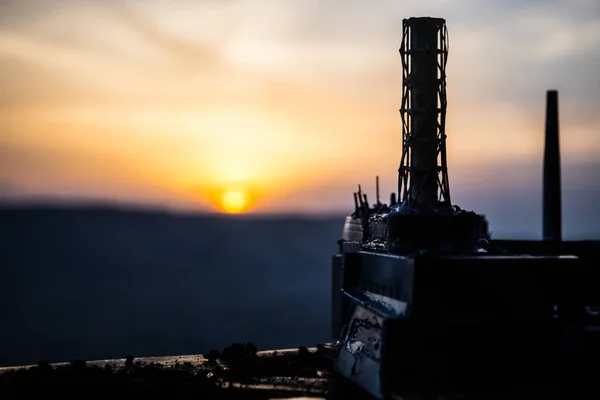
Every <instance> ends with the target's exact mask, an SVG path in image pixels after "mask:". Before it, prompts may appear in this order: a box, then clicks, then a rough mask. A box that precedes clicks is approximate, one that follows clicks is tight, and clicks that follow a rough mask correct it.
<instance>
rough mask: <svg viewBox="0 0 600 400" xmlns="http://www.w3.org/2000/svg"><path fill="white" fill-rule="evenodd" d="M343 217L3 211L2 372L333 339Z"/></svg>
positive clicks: (0, 246) (108, 210) (47, 208)
mask: <svg viewBox="0 0 600 400" xmlns="http://www.w3.org/2000/svg"><path fill="white" fill-rule="evenodd" d="M342 225H343V218H342V217H341V216H336V217H315V216H312V217H311V218H310V219H308V218H302V217H299V216H287V217H274V216H268V217H266V216H264V217H260V216H258V217H257V216H254V217H247V216H245V217H242V218H238V216H220V215H190V214H169V213H161V212H157V211H153V210H133V209H132V210H120V209H112V208H110V207H105V206H94V207H89V206H86V207H83V206H82V207H70V208H67V207H56V206H44V207H41V206H37V207H8V206H3V207H2V208H0V316H1V318H2V321H1V323H0V325H1V326H2V329H0V340H1V342H0V343H1V345H0V346H1V349H2V351H1V352H0V365H14V364H22V363H33V362H37V361H38V360H40V359H49V360H52V361H61V360H70V359H73V358H84V359H99V358H106V357H120V356H124V355H127V354H132V355H139V356H142V355H170V354H185V353H198V352H203V351H206V350H208V349H210V348H211V347H215V348H217V347H223V346H225V345H228V344H230V343H231V342H233V341H252V342H254V343H256V344H257V345H258V346H259V347H260V348H277V347H287V346H297V345H313V344H316V343H318V342H321V341H325V340H329V318H330V310H329V302H330V276H329V259H330V255H331V253H332V252H333V251H335V249H336V240H337V239H338V238H339V237H340V235H341V229H342Z"/></svg>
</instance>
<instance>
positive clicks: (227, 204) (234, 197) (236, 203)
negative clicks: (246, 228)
mask: <svg viewBox="0 0 600 400" xmlns="http://www.w3.org/2000/svg"><path fill="white" fill-rule="evenodd" d="M247 206H248V196H247V195H246V193H244V192H243V191H241V190H228V191H226V192H224V193H223V195H222V196H221V207H222V209H223V211H225V212H226V213H229V214H238V213H241V212H244V211H246V209H247Z"/></svg>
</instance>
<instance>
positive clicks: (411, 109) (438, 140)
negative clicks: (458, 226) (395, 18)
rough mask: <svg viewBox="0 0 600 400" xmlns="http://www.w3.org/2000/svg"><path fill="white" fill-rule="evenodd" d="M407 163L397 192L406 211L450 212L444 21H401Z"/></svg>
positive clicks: (402, 164)
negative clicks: (435, 210)
mask: <svg viewBox="0 0 600 400" xmlns="http://www.w3.org/2000/svg"><path fill="white" fill-rule="evenodd" d="M402 26H403V34H402V43H401V45H400V56H401V58H402V69H403V88H402V89H403V90H402V106H401V108H400V116H401V118H402V159H401V161H400V168H399V170H398V193H399V196H400V200H401V201H403V202H404V206H405V207H410V208H418V209H423V208H426V209H431V208H434V209H438V208H440V207H442V208H447V207H448V208H449V207H451V205H452V203H451V201H450V186H449V183H448V167H447V164H446V131H445V125H446V61H447V60H448V31H447V28H446V22H445V20H444V19H442V18H429V17H420V18H408V19H404V20H403V21H402Z"/></svg>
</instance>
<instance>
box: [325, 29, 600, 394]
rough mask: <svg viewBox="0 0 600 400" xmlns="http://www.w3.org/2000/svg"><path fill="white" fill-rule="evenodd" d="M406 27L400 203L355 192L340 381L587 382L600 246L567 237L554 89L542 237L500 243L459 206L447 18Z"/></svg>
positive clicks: (338, 318) (341, 254)
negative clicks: (454, 187) (449, 147)
mask: <svg viewBox="0 0 600 400" xmlns="http://www.w3.org/2000/svg"><path fill="white" fill-rule="evenodd" d="M403 27H404V30H403V40H402V44H401V48H400V55H401V58H402V67H403V77H404V82H403V95H402V106H401V109H400V114H401V117H402V143H403V150H402V158H401V163H400V169H399V179H398V181H399V185H398V186H399V187H398V190H399V200H400V201H399V202H398V203H397V204H396V202H395V196H394V195H392V196H391V198H392V199H394V200H392V202H391V204H390V205H389V206H388V205H386V204H380V203H379V201H378V202H377V203H376V204H374V205H373V206H369V204H368V202H367V196H366V194H364V193H362V190H361V188H360V186H359V191H358V193H355V194H354V199H355V210H354V213H353V214H352V215H351V216H349V217H347V218H346V223H345V225H344V231H343V235H342V239H341V240H340V241H338V244H339V251H338V252H337V253H335V254H334V255H333V258H332V285H333V287H332V336H333V337H334V338H335V339H337V340H338V342H337V344H336V349H335V352H336V361H335V369H336V371H337V373H339V374H340V375H341V376H343V377H345V378H346V379H347V380H348V381H349V382H353V383H355V384H357V385H358V386H360V387H361V388H363V389H365V390H366V391H367V392H369V393H370V394H371V395H374V396H375V397H378V398H393V397H394V396H400V397H402V396H405V395H411V394H415V393H418V394H423V393H425V394H430V395H432V396H433V395H442V394H444V395H445V394H452V393H455V394H456V393H458V394H460V393H465V392H469V393H473V392H476V391H478V390H481V391H490V390H492V391H494V392H498V391H503V390H504V391H507V392H511V391H514V390H522V389H524V388H529V389H532V388H533V389H540V388H546V389H547V388H548V387H552V385H558V386H556V387H557V388H560V387H561V385H563V384H565V383H566V382H569V383H572V382H575V381H576V382H577V383H578V384H579V385H583V384H584V383H585V379H586V377H590V376H594V375H593V374H595V373H597V372H598V371H595V372H592V371H591V370H590V369H587V368H582V366H584V365H588V364H589V361H590V360H592V359H593V357H596V356H597V354H598V348H599V347H600V346H599V344H600V336H598V332H600V318H599V316H600V309H598V308H597V306H600V295H599V293H598V291H597V289H596V288H595V287H594V283H593V282H598V280H597V278H598V272H597V268H595V260H596V259H597V258H598V256H600V245H599V244H600V243H599V242H563V241H562V240H561V214H560V203H561V201H560V158H559V141H558V102H557V98H558V95H557V92H556V91H550V92H548V98H547V102H548V104H547V117H546V118H547V119H546V146H545V157H544V239H545V240H543V241H520V242H519V241H495V240H492V238H491V237H490V234H489V232H488V224H487V220H486V218H485V217H484V216H483V215H479V214H477V213H475V212H472V211H465V210H462V209H460V207H458V206H456V205H452V203H451V200H450V187H449V183H448V171H447V165H446V153H445V149H446V134H445V113H446V90H445V88H446V75H445V66H446V60H447V57H448V47H447V40H448V39H447V36H448V35H447V31H446V25H445V21H444V20H443V19H441V18H409V19H405V20H404V21H403ZM377 197H378V199H379V196H377ZM575 387H577V385H576V386H575ZM569 388H570V389H569V390H572V388H573V386H569Z"/></svg>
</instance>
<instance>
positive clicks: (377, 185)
mask: <svg viewBox="0 0 600 400" xmlns="http://www.w3.org/2000/svg"><path fill="white" fill-rule="evenodd" d="M375 195H376V196H377V206H378V207H380V206H381V201H380V200H379V175H377V176H376V177H375Z"/></svg>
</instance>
